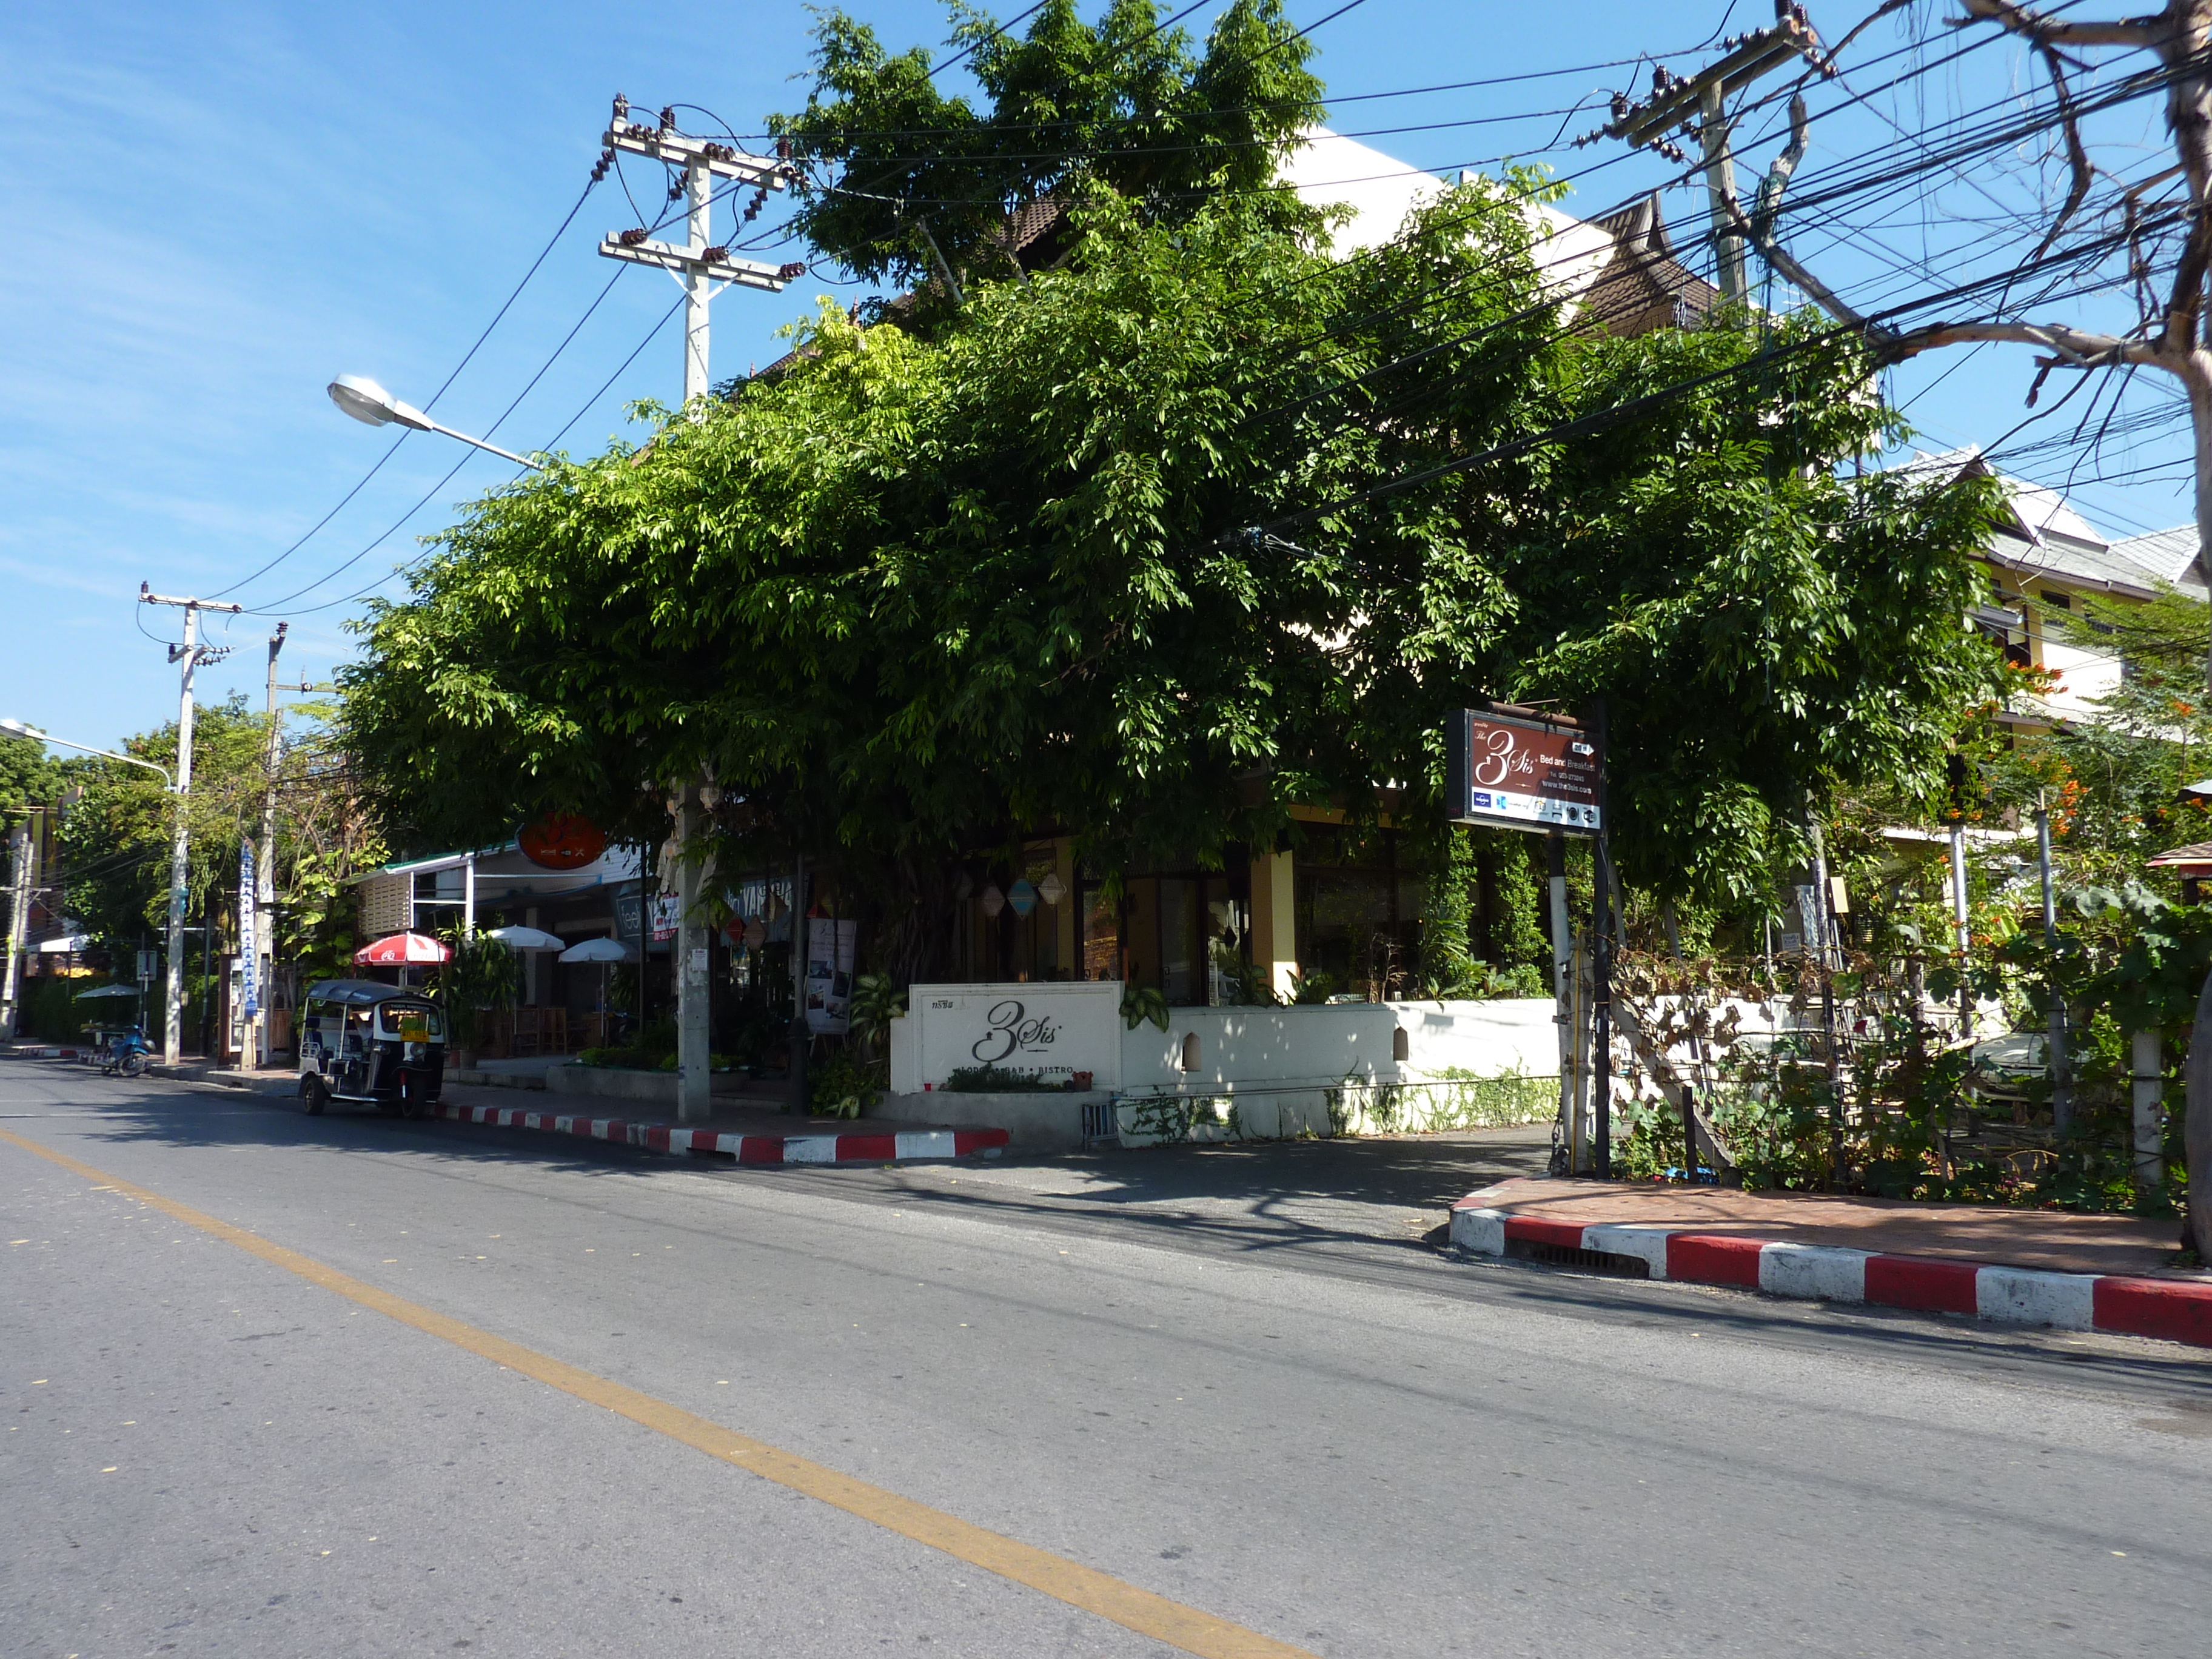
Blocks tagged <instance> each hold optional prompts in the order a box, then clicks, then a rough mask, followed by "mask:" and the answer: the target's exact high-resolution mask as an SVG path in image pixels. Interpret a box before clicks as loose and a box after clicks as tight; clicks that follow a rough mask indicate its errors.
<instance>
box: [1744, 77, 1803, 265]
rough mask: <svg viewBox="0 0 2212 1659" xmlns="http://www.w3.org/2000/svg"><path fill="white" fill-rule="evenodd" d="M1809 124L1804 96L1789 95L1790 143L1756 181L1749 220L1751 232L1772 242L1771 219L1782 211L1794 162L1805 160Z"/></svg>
mask: <svg viewBox="0 0 2212 1659" xmlns="http://www.w3.org/2000/svg"><path fill="white" fill-rule="evenodd" d="M1807 127H1808V122H1807V120H1806V118H1805V97H1804V94H1802V93H1793V94H1790V145H1789V148H1788V149H1784V151H1783V152H1782V154H1781V155H1778V156H1776V157H1775V158H1774V165H1773V166H1772V167H1769V168H1767V170H1766V177H1765V178H1764V179H1760V180H1759V192H1758V194H1757V195H1755V196H1753V197H1752V202H1751V222H1752V226H1753V235H1754V236H1757V237H1763V238H1764V239H1765V240H1768V241H1771V240H1773V237H1774V218H1775V216H1776V215H1777V214H1778V213H1780V212H1781V211H1782V192H1783V191H1784V188H1785V187H1786V186H1787V185H1789V183H1790V174H1791V173H1795V172H1796V171H1797V164H1798V163H1799V162H1800V161H1803V160H1804V159H1805V140H1806V137H1807V136H1808V135H1807Z"/></svg>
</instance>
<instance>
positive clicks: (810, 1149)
mask: <svg viewBox="0 0 2212 1659" xmlns="http://www.w3.org/2000/svg"><path fill="white" fill-rule="evenodd" d="M437 1115H439V1116H440V1117H442V1118H446V1119H447V1120H449V1121H452V1122H455V1123H483V1124H488V1125H490V1126H491V1127H495V1128H500V1129H538V1130H542V1131H544V1132H545V1133H549V1134H556V1135H581V1136H583V1137H584V1138H585V1139H590V1140H611V1141H613V1142H615V1143H616V1144H617V1145H618V1146H641V1147H643V1148H645V1149H646V1150H647V1152H723V1153H726V1154H727V1155H728V1156H730V1157H732V1158H736V1159H737V1161H738V1163H740V1164H892V1163H898V1164H910V1163H914V1162H916V1161H918V1160H922V1159H927V1158H971V1157H974V1156H975V1155H976V1154H978V1153H980V1154H981V1155H982V1156H984V1157H986V1158H988V1157H992V1156H994V1155H995V1154H996V1153H997V1152H1000V1150H1001V1149H1002V1148H1003V1147H1004V1146H1006V1141H1007V1139H1008V1136H1007V1133H1006V1130H1004V1129H902V1130H900V1131H899V1132H898V1133H895V1134H883V1133H873V1134H834V1135H743V1134H725V1133H717V1132H716V1131H714V1130H713V1129H678V1128H676V1127H672V1126H671V1125H669V1124H665V1123H632V1122H630V1121H628V1120H627V1119H624V1118H619V1117H568V1116H565V1115H558V1114H556V1113H553V1112H531V1111H525V1110H522V1109H520V1108H518V1107H511V1106H453V1105H442V1106H440V1107H439V1108H438V1112H437Z"/></svg>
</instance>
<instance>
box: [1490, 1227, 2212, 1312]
mask: <svg viewBox="0 0 2212 1659" xmlns="http://www.w3.org/2000/svg"><path fill="white" fill-rule="evenodd" d="M1485 1196H1486V1194H1481V1193H1476V1194H1471V1195H1470V1196H1468V1197H1467V1198H1463V1199H1462V1200H1460V1201H1459V1202H1458V1203H1457V1204H1455V1205H1454V1206H1452V1218H1451V1242H1452V1243H1455V1244H1456V1245H1458V1246H1459V1247H1460V1248H1461V1249H1465V1250H1472V1251H1474V1252H1475V1253H1476V1254H1478V1255H1504V1254H1505V1253H1506V1252H1505V1247H1506V1245H1507V1244H1508V1243H1528V1244H1550V1245H1553V1246H1556V1247H1561V1248H1565V1249H1571V1250H1595V1251H1601V1252H1603V1253H1605V1254H1606V1255H1626V1256H1634V1257H1636V1258H1637V1259H1638V1260H1639V1261H1643V1262H1644V1263H1645V1264H1646V1265H1647V1266H1648V1267H1650V1270H1651V1277H1652V1278H1654V1279H1680V1280H1683V1281H1684V1282H1686V1283H1688V1284H1692V1285H1734V1286H1735V1287H1737V1288H1739V1289H1741V1290H1747V1291H1765V1292H1766V1293H1767V1294H1768V1295H1769V1296H1788V1297H1800V1298H1802V1299H1804V1300H1807V1301H1816V1302H1864V1303H1872V1304H1876V1305H1878V1306H1881V1307H1885V1308H1911V1309H1916V1310H1919V1311H1921V1312H1923V1313H1958V1314H1973V1315H1976V1316H1978V1317H1980V1318H1983V1319H1991V1320H1998V1321H2002V1322H2004V1323H2007V1324H2013V1325H2048V1326H2051V1327H2052V1328H2055V1329H2057V1330H2062V1331H2105V1332H2109V1333H2112V1334H2116V1335H2122V1336H2155V1337H2162V1338H2164V1339H2165V1340H2167V1341H2170V1342H2190V1343H2194V1344H2196V1345H2197V1346H2199V1347H2212V1282H2208V1281H2203V1280H2188V1279H2127V1278H2122V1277H2120V1276H2118V1275H2117V1274H2112V1273H2044V1272H2040V1271H2038V1270H2036V1269H2033V1268H2029V1267H2002V1266H2000V1265H1998V1264H1997V1263H1995V1262H1989V1261H1952V1260H1950V1259H1948V1258H1945V1257H1940V1256H1925V1255H1883V1254H1881V1253H1880V1252H1878V1251H1874V1250H1853V1249H1844V1248H1842V1247H1840V1246H1837V1245H1829V1244H1792V1243H1784V1242H1783V1241H1781V1240H1778V1239H1759V1238H1743V1237H1737V1236H1735V1235H1734V1234H1729V1233H1705V1232H1699V1231H1696V1230H1694V1229H1692V1228H1681V1227H1668V1226H1661V1225H1637V1224H1619V1223H1609V1224H1592V1225H1585V1224H1583V1223H1582V1222H1579V1221H1551V1220H1546V1219H1543V1218H1539V1217H1536V1216H1524V1215H1516V1214H1514V1213H1513V1212H1510V1211H1507V1210H1495V1209H1490V1208H1487V1207H1486V1206H1484V1205H1483V1203H1482V1201H1481V1200H1483V1198H1484V1197H1485Z"/></svg>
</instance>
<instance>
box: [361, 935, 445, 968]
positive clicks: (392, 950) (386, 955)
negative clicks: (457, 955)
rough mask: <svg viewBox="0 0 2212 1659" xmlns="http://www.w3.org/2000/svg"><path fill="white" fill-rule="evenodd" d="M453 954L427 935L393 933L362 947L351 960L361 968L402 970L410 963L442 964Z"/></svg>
mask: <svg viewBox="0 0 2212 1659" xmlns="http://www.w3.org/2000/svg"><path fill="white" fill-rule="evenodd" d="M452 955H453V951H452V950H451V949H450V948H449V947H448V946H447V945H441V944H440V943H439V942H438V941H437V940H436V939H432V938H431V937H430V936H429V935H428V933H394V934H392V936H391V937H390V938H388V939H379V940H377V941H376V943H375V944H374V945H362V947H361V949H360V950H358V951H355V952H354V953H353V959H354V961H355V962H356V963H359V964H360V965H361V966H362V967H363V968H404V967H405V966H407V965H408V964H409V963H425V962H444V961H445V960H447V958H448V957H451V956H452Z"/></svg>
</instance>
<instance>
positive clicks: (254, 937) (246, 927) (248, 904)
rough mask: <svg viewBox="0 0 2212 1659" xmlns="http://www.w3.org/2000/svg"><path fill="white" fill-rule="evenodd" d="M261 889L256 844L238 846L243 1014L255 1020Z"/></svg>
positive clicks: (258, 997)
mask: <svg viewBox="0 0 2212 1659" xmlns="http://www.w3.org/2000/svg"><path fill="white" fill-rule="evenodd" d="M257 895H258V885H257V884H256V883H255V881H254V879H253V843H252V842H250V841H241V842H239V844H238V963H239V970H240V984H239V1005H238V1007H239V1012H240V1013H241V1014H243V1015H244V1016H245V1017H246V1018H248V1019H252V1018H254V1017H255V1016H256V1015H258V1014H259V1013H260V1012H261V945H260V940H259V933H260V925H261V918H260V916H259V915H258V914H257V910H256V905H257Z"/></svg>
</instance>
